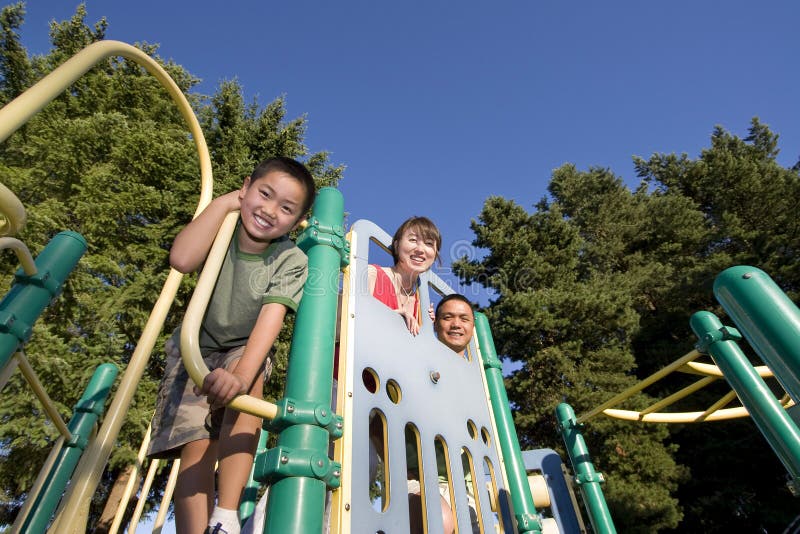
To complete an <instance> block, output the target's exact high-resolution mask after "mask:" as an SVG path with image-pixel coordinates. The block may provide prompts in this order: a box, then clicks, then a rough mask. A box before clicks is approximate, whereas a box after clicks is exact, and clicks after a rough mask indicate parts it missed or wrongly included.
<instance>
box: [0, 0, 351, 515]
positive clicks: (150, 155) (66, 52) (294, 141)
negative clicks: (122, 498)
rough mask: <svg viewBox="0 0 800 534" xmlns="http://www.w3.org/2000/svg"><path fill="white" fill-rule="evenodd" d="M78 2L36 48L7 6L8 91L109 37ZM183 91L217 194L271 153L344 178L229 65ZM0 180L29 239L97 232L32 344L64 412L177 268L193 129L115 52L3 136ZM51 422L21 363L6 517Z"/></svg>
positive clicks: (191, 197)
mask: <svg viewBox="0 0 800 534" xmlns="http://www.w3.org/2000/svg"><path fill="white" fill-rule="evenodd" d="M85 18H86V11H85V7H84V6H83V5H81V6H79V7H78V8H77V10H76V12H75V14H74V15H73V16H72V17H71V18H70V19H69V20H66V21H63V22H53V23H51V33H50V37H51V42H52V44H53V48H52V50H51V51H50V52H49V53H47V54H46V55H43V56H36V57H29V56H28V54H27V52H26V51H25V50H24V47H22V46H21V44H20V40H19V29H20V27H21V24H22V21H23V20H24V6H23V4H15V5H10V6H6V7H5V8H3V9H2V11H1V12H0V32H2V33H1V34H0V76H2V77H1V78H0V98H2V99H3V102H7V101H8V100H10V99H12V98H13V97H14V96H16V95H17V94H19V93H20V92H21V91H22V90H24V89H25V88H27V87H28V86H30V85H31V84H33V83H35V82H36V80H38V79H40V78H41V77H42V76H44V75H46V74H47V73H48V72H50V71H51V70H52V69H53V68H55V67H57V66H58V65H60V64H61V63H63V61H65V60H66V59H68V58H69V57H71V56H72V55H74V54H75V53H76V52H78V51H80V50H81V49H82V48H84V47H85V46H86V45H88V44H90V43H92V42H95V41H97V40H99V39H102V38H103V37H104V34H105V28H106V22H105V20H103V19H101V20H100V21H99V22H97V23H96V24H95V25H94V26H93V27H90V26H88V25H87V24H86V22H85ZM137 46H138V47H139V48H140V49H142V50H143V51H145V52H146V53H148V54H149V55H150V56H151V57H153V58H154V59H156V60H157V61H159V63H161V65H162V66H163V67H164V68H165V69H166V70H167V72H169V73H170V75H171V76H172V77H173V79H174V80H175V81H176V83H177V84H178V86H179V87H180V88H181V89H182V90H183V91H184V92H185V93H189V92H190V91H191V90H192V88H193V87H194V86H195V85H196V83H197V79H196V78H195V77H194V76H192V75H191V74H190V73H188V72H187V71H186V70H185V69H184V68H183V67H181V66H180V65H176V64H174V63H172V62H164V61H163V60H161V59H160V58H159V57H158V56H157V49H158V47H157V46H155V45H149V44H146V43H141V44H137ZM189 98H190V101H191V102H192V103H193V105H194V106H195V110H196V113H197V115H198V117H200V119H201V124H202V126H203V128H204V133H205V136H206V138H207V140H208V144H209V148H210V150H211V153H212V160H213V161H212V164H213V171H214V176H215V181H216V183H215V194H219V193H222V192H226V191H230V190H231V189H234V188H239V187H241V184H242V180H243V178H244V177H245V176H247V174H248V173H249V172H250V171H251V170H252V169H253V167H254V166H255V164H256V163H257V162H258V161H260V160H262V159H264V158H266V157H269V156H273V155H285V156H290V157H295V158H298V159H302V160H304V161H306V162H307V163H308V165H309V167H310V168H311V170H312V172H313V174H314V176H315V178H316V179H317V183H318V185H320V186H322V185H335V184H336V183H337V182H338V180H339V179H340V178H341V175H342V167H336V166H332V165H331V164H330V163H329V161H328V157H327V154H325V153H314V154H310V153H309V152H308V149H307V147H306V146H305V144H304V142H303V137H304V134H305V120H304V119H303V118H299V119H294V120H286V118H285V108H284V102H283V100H281V99H279V100H276V101H275V102H272V103H270V104H268V105H267V106H265V107H261V106H260V105H259V104H258V102H256V101H253V102H252V103H250V104H249V105H245V104H244V99H243V96H242V89H241V87H240V86H239V84H238V83H236V82H235V81H232V82H225V83H223V84H221V86H220V87H219V89H218V90H217V92H216V93H215V94H214V95H212V96H211V97H205V96H202V95H199V94H195V93H189ZM0 181H2V183H3V184H4V185H6V186H7V187H9V188H10V189H11V190H12V191H13V192H14V193H15V194H16V195H17V196H18V197H19V198H20V200H21V201H22V203H23V204H24V205H25V207H26V209H27V213H28V224H27V226H26V227H25V229H24V230H23V232H22V234H21V235H20V236H18V237H19V238H20V239H22V240H23V241H24V242H25V243H26V244H27V246H28V247H29V248H30V249H31V251H32V253H33V254H34V255H36V254H38V252H39V251H40V250H41V249H42V247H43V246H44V245H45V244H46V243H47V241H48V240H49V239H50V238H51V237H52V236H53V235H55V234H56V233H57V232H59V231H62V230H65V229H70V230H74V231H77V232H79V233H81V234H82V235H83V236H84V237H85V238H86V240H87V242H88V251H87V253H86V254H85V255H84V257H83V258H82V259H81V261H80V263H79V265H78V267H77V269H76V271H75V272H74V273H73V274H72V275H71V276H70V278H69V279H68V281H67V283H66V285H65V287H64V291H63V294H62V295H61V296H60V297H59V298H58V299H56V301H55V302H54V303H53V304H52V305H51V306H50V307H49V308H48V309H47V311H46V312H45V314H44V315H43V316H42V318H41V319H40V321H38V322H37V323H36V325H35V327H34V334H33V336H32V338H31V340H30V342H29V343H28V344H27V345H26V347H25V350H26V353H27V354H28V356H29V357H30V359H31V360H32V363H33V366H34V368H35V369H36V371H37V373H39V376H40V377H41V378H42V381H43V382H44V383H45V384H46V387H47V389H48V392H49V393H50V395H51V397H52V398H53V399H54V400H55V401H56V403H57V404H58V406H59V410H60V412H61V413H62V414H63V415H64V417H67V418H68V417H69V416H70V414H71V410H72V407H73V406H74V404H75V402H76V401H77V399H78V398H79V396H80V395H81V393H82V389H83V387H85V385H86V383H87V382H88V379H89V377H90V376H91V374H92V372H93V371H94V369H95V368H96V366H97V365H99V364H100V363H104V362H109V361H110V362H114V363H116V364H117V365H118V366H119V367H120V368H121V371H124V367H125V365H126V363H127V361H128V360H129V358H130V356H131V354H132V353H133V349H134V348H135V344H136V342H137V341H138V337H139V335H140V333H141V330H142V327H143V325H144V324H145V322H146V320H147V317H148V315H149V312H150V310H151V309H152V306H153V303H154V302H155V299H156V297H157V296H158V294H159V293H160V291H161V287H162V285H163V282H164V280H165V279H166V276H167V274H168V268H169V265H168V251H169V248H170V245H171V242H172V240H173V238H174V236H175V235H176V233H177V232H178V231H179V230H180V229H181V228H182V227H183V226H184V225H185V224H186V223H187V222H188V221H189V220H191V217H192V214H193V213H194V211H195V209H196V206H197V202H198V198H199V189H200V188H199V182H200V181H199V165H198V160H197V155H196V153H195V149H194V144H193V142H192V140H191V139H190V136H189V135H188V134H187V128H186V125H185V123H184V121H183V119H182V117H181V115H180V113H179V111H178V109H177V107H176V106H175V105H174V104H173V103H172V101H171V99H170V98H169V96H168V94H167V93H166V91H165V90H164V89H163V88H162V87H161V86H160V84H159V83H158V81H157V80H156V79H155V78H153V77H152V76H150V75H149V74H148V73H146V72H145V71H144V69H143V68H141V67H139V66H138V65H135V64H133V63H132V62H128V61H126V60H123V59H121V58H112V59H108V60H106V61H103V62H101V63H100V64H99V65H97V66H96V67H95V68H93V69H92V70H91V71H90V72H89V73H87V74H86V75H84V76H83V77H82V78H81V79H80V80H78V81H77V82H76V83H75V84H74V85H73V86H72V87H71V88H70V90H68V91H67V92H65V93H64V94H63V95H61V96H59V97H58V98H57V99H56V100H55V101H54V102H52V103H51V104H49V105H48V106H47V107H46V108H44V109H43V110H42V111H41V112H40V113H39V114H37V115H36V116H34V117H33V118H32V120H30V121H29V122H28V123H27V124H26V125H25V126H24V127H23V128H22V129H21V130H20V131H18V132H17V133H15V134H14V135H13V136H11V137H10V138H9V139H8V140H6V141H5V142H4V143H2V144H0ZM16 268H17V265H16V262H11V261H9V262H6V264H5V265H4V267H3V274H4V276H3V284H4V287H3V290H4V291H5V290H7V288H8V286H9V284H10V282H11V274H12V273H13V271H14V270H16ZM194 280H195V278H194V277H186V278H185V283H184V284H183V285H182V287H181V290H180V291H179V294H178V296H177V298H176V302H175V304H174V305H173V308H172V310H171V313H170V315H169V317H168V320H167V324H166V325H165V326H164V330H163V333H162V339H161V340H160V341H159V342H158V343H157V344H156V348H155V349H154V352H153V355H152V357H151V362H150V365H149V367H148V369H147V372H146V373H145V376H144V377H143V379H142V382H141V384H140V386H139V388H138V390H137V392H136V396H135V399H134V401H133V404H132V405H131V407H130V410H129V412H128V414H127V419H126V423H125V425H124V426H123V428H122V431H121V433H120V435H119V437H118V440H117V441H118V442H117V444H116V446H115V447H114V449H113V453H112V456H111V459H110V465H109V468H108V470H107V471H106V473H105V474H104V475H103V478H102V481H101V486H100V488H98V492H97V494H96V496H95V501H96V502H94V503H93V508H92V515H91V517H90V524H94V523H95V522H96V520H97V517H98V512H99V510H100V508H101V506H102V504H103V502H104V501H105V498H106V496H107V494H108V492H109V490H110V487H111V485H112V484H113V482H114V481H115V480H116V478H117V476H118V474H119V473H120V472H121V470H122V468H123V467H124V466H125V465H127V464H128V463H130V462H131V461H132V460H133V459H134V458H135V454H136V452H137V451H138V448H139V444H140V442H141V440H142V437H143V435H144V431H145V428H146V426H147V424H148V423H149V420H150V417H151V416H152V411H153V408H154V405H155V392H156V388H157V386H158V381H159V380H160V378H161V375H162V372H163V366H164V355H163V352H162V350H161V347H162V346H163V341H164V340H165V339H166V336H168V335H169V334H170V333H171V332H172V330H173V329H174V328H175V326H177V324H178V323H179V321H180V319H181V318H182V316H183V311H184V310H185V306H186V304H187V302H188V298H189V296H190V291H191V289H192V287H193V285H194ZM287 339H288V337H287V335H286V333H284V335H283V340H284V342H283V344H282V345H281V346H280V347H279V358H282V359H283V361H285V359H286V351H287V344H286V340H287ZM281 351H282V352H281ZM278 380H280V379H279V378H278V379H275V380H273V384H275V383H276V382H277V381H278ZM278 386H280V384H278ZM56 437H57V435H56V433H55V432H54V430H53V427H52V425H50V424H47V423H46V422H45V421H44V417H43V415H42V411H41V409H40V407H39V405H38V402H37V401H36V400H35V398H34V397H33V395H32V394H31V393H30V391H29V388H28V387H27V386H26V385H25V384H24V382H23V381H22V380H21V379H20V378H19V377H15V378H14V379H13V380H12V381H11V382H10V383H9V384H8V386H7V387H6V389H5V390H4V392H3V400H2V402H0V446H2V448H3V451H4V454H3V455H0V488H2V495H0V499H1V500H0V524H8V523H10V522H11V521H13V517H14V515H15V514H16V512H17V510H18V509H19V506H20V505H21V503H22V501H23V500H24V498H25V496H26V492H27V491H28V490H29V488H30V487H31V484H32V482H33V479H34V478H35V476H36V474H37V472H38V469H39V468H40V466H41V465H42V464H43V461H44V458H45V456H46V455H47V453H48V451H49V449H50V447H51V446H52V444H53V442H54V440H55V438H56ZM158 491H160V490H157V491H154V494H153V495H151V497H153V496H154V495H155V493H158Z"/></svg>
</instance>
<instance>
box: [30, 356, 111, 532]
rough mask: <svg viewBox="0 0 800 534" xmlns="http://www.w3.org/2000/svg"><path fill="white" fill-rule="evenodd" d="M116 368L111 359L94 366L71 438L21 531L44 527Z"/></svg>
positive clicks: (71, 426) (100, 409)
mask: <svg viewBox="0 0 800 534" xmlns="http://www.w3.org/2000/svg"><path fill="white" fill-rule="evenodd" d="M117 372H118V371H117V366H116V365H114V364H113V363H104V364H102V365H100V366H99V367H98V368H97V369H96V370H95V372H94V374H93V375H92V379H91V380H90V381H89V385H88V386H86V390H85V391H84V393H83V396H82V397H81V399H80V400H79V401H78V403H77V404H76V405H75V413H74V415H73V416H72V419H71V420H70V422H69V431H70V433H71V434H72V440H70V442H69V443H65V444H64V447H63V448H62V449H61V452H60V453H59V455H58V458H57V459H56V461H55V463H54V464H53V467H52V469H51V470H50V473H49V474H48V475H47V479H46V480H45V482H44V485H43V490H42V492H41V493H40V494H39V497H38V498H37V500H36V503H35V504H34V505H33V507H32V508H31V513H30V514H29V515H28V517H27V518H26V519H25V523H24V524H23V525H22V529H21V532H25V533H36V534H38V533H40V532H45V530H46V529H47V525H48V523H50V520H51V518H52V515H53V512H55V509H56V506H58V501H59V500H60V499H61V497H62V495H63V494H64V488H66V487H67V483H68V482H69V479H70V477H71V476H72V472H73V471H74V470H75V466H76V465H78V460H79V459H80V457H81V454H83V451H84V450H85V449H86V446H87V445H88V443H89V437H90V436H91V435H92V432H93V430H94V426H95V423H96V422H97V419H98V418H99V417H100V415H101V414H102V413H103V407H104V405H105V402H106V398H107V397H108V393H109V392H110V391H111V386H112V385H113V384H114V380H115V379H116V378H117Z"/></svg>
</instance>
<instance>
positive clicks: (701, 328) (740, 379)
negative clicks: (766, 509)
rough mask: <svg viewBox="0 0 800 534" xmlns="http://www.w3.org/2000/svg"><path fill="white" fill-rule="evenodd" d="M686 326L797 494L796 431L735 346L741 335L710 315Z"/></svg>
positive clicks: (799, 440)
mask: <svg viewBox="0 0 800 534" xmlns="http://www.w3.org/2000/svg"><path fill="white" fill-rule="evenodd" d="M689 323H690V324H691V326H692V330H693V331H694V333H695V334H696V335H697V337H698V339H699V340H700V341H699V342H698V344H697V349H698V350H699V351H700V352H705V353H708V354H710V355H711V357H712V358H714V362H715V363H716V364H717V366H718V367H719V368H720V370H721V371H722V374H723V375H724V376H725V379H726V380H727V381H728V383H729V384H730V385H731V387H732V388H733V390H734V391H735V392H736V395H737V396H738V397H739V400H741V401H742V406H744V407H745V408H746V409H747V411H748V412H750V416H751V417H752V418H753V422H754V423H755V424H756V426H757V427H758V429H759V430H760V431H761V433H762V434H763V435H764V437H765V438H766V439H767V442H768V443H769V444H770V446H771V447H772V450H773V451H775V454H776V455H777V456H778V458H780V460H781V462H782V463H783V465H784V466H785V467H786V469H787V470H788V471H789V474H790V475H791V477H792V483H791V484H792V489H793V491H794V492H795V494H800V429H798V428H797V425H796V424H795V423H794V421H792V419H791V418H790V417H789V414H788V413H787V412H786V410H784V409H783V407H782V406H781V404H780V403H779V402H778V400H777V399H776V398H775V396H774V395H773V393H772V392H771V391H770V389H769V387H768V386H767V384H766V383H765V382H764V380H763V379H762V378H761V377H760V376H759V375H758V373H757V372H756V370H755V369H754V368H753V366H752V364H751V363H750V361H749V360H748V359H747V357H746V356H745V355H744V353H743V352H742V350H741V349H740V348H739V345H737V344H736V341H737V340H739V339H741V335H740V334H739V332H738V331H737V330H736V329H735V328H729V327H723V326H722V323H721V322H720V320H719V318H718V317H717V316H716V315H714V314H713V313H711V312H706V311H700V312H697V313H695V314H694V315H692V317H691V319H690V320H689Z"/></svg>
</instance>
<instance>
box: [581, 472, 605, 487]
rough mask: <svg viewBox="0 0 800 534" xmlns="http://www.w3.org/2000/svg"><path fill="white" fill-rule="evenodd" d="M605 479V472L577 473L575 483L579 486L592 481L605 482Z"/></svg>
mask: <svg viewBox="0 0 800 534" xmlns="http://www.w3.org/2000/svg"><path fill="white" fill-rule="evenodd" d="M605 481H606V477H604V476H603V473H579V474H577V475H575V484H577V485H578V486H581V485H583V484H590V483H592V482H597V483H598V484H603V483H604V482H605Z"/></svg>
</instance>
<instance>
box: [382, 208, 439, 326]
mask: <svg viewBox="0 0 800 534" xmlns="http://www.w3.org/2000/svg"><path fill="white" fill-rule="evenodd" d="M441 248H442V236H441V234H440V233H439V229H438V228H436V225H435V224H433V222H432V221H431V220H430V219H428V218H427V217H411V218H410V219H407V220H406V221H405V222H404V223H403V224H401V225H400V227H399V228H398V229H397V231H396V232H395V233H394V237H393V238H392V246H391V252H392V259H393V260H394V265H392V266H391V267H380V266H378V265H369V267H368V277H369V278H368V282H369V291H370V293H371V294H372V295H373V296H374V297H375V298H376V299H378V300H380V301H381V302H383V303H384V304H386V305H387V306H388V307H390V308H391V309H393V310H396V311H397V312H398V313H399V314H400V315H401V316H402V317H403V319H404V320H405V322H406V326H407V327H408V331H409V332H411V334H412V335H415V336H416V335H417V334H419V329H420V313H419V275H420V274H422V273H424V272H425V271H427V270H428V269H430V268H431V265H433V261H434V260H436V259H438V258H439V250H441Z"/></svg>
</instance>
